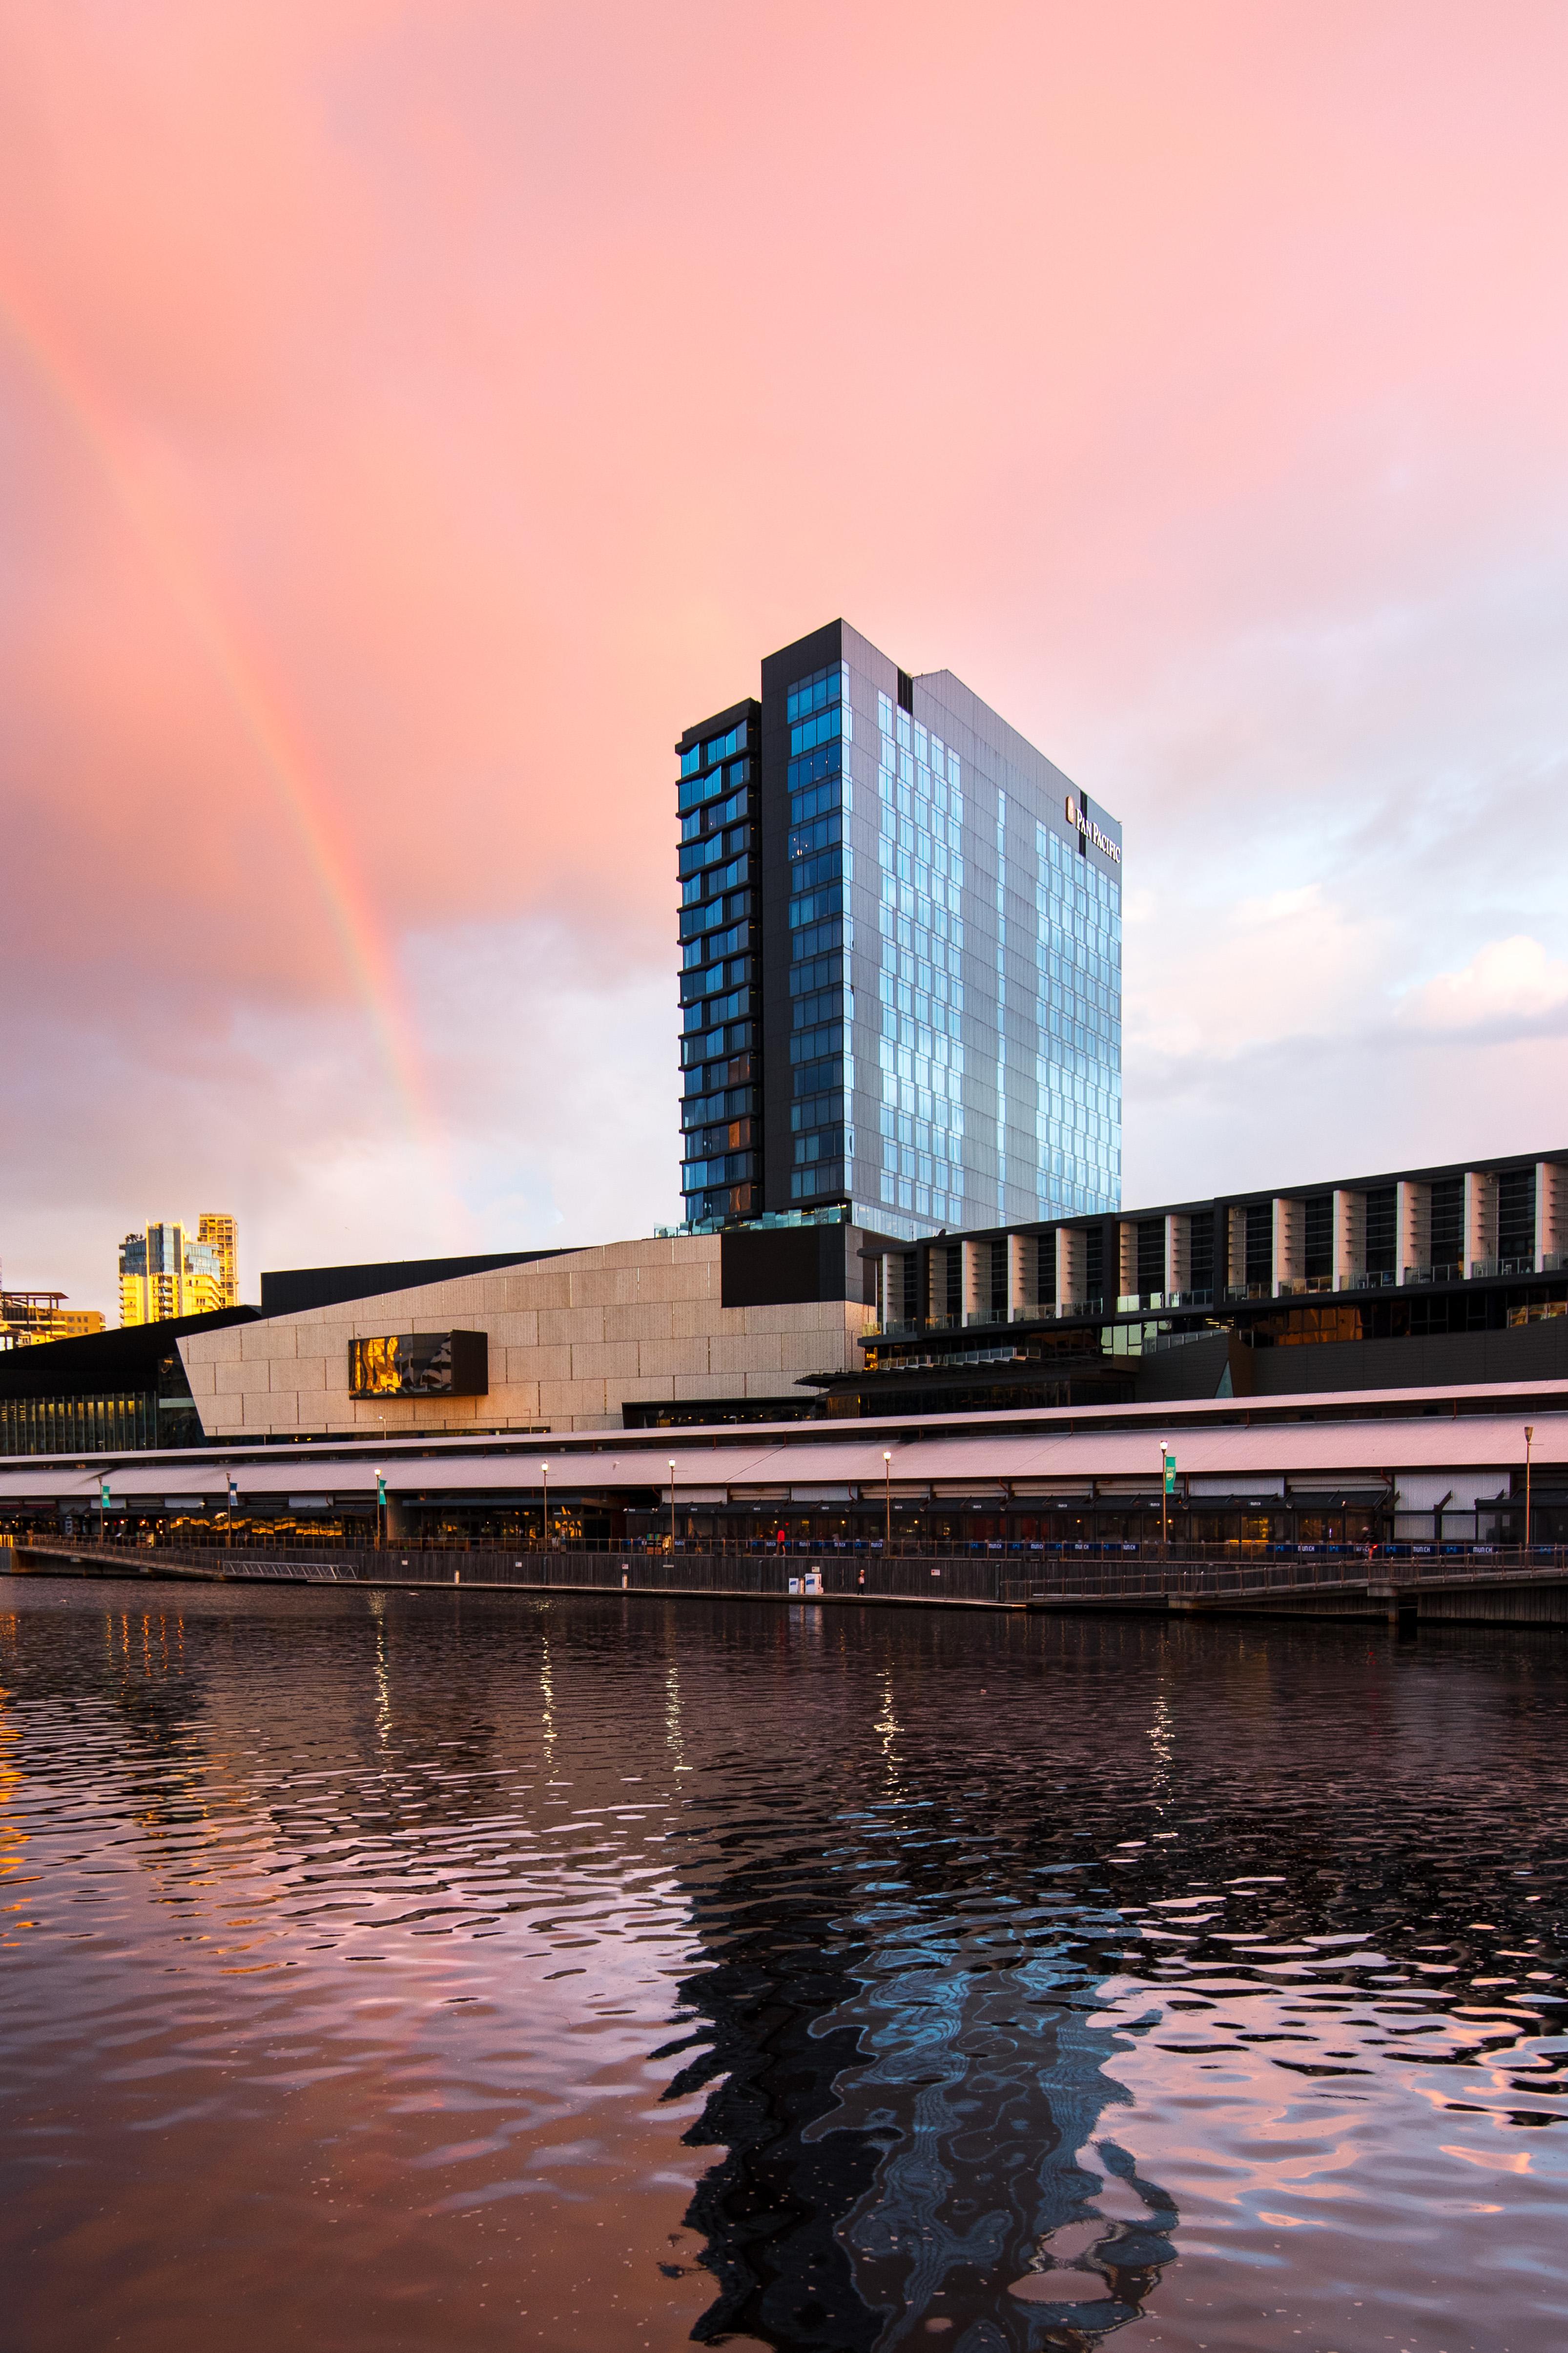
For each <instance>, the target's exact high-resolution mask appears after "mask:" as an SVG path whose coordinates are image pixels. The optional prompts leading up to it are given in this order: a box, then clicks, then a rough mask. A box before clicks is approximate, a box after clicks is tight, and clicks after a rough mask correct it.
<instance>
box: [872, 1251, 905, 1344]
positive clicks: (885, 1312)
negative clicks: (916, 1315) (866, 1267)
mask: <svg viewBox="0 0 1568 2353" xmlns="http://www.w3.org/2000/svg"><path fill="white" fill-rule="evenodd" d="M878 1277H879V1283H880V1287H881V1293H882V1298H881V1308H882V1313H881V1326H882V1329H883V1331H884V1332H885V1331H887V1329H888V1327H889V1324H907V1323H908V1322H909V1321H910V1318H909V1316H908V1314H906V1312H905V1305H904V1254H903V1252H902V1250H884V1251H883V1252H882V1261H881V1264H880V1266H879V1269H878Z"/></svg>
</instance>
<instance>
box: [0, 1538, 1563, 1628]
mask: <svg viewBox="0 0 1568 2353" xmlns="http://www.w3.org/2000/svg"><path fill="white" fill-rule="evenodd" d="M1178 1551H1179V1548H1173V1547H1170V1546H1166V1547H1163V1548H1162V1549H1161V1550H1159V1551H1157V1552H1156V1551H1154V1550H1153V1549H1152V1548H1151V1547H1143V1548H1142V1549H1141V1550H1140V1549H1136V1548H1134V1547H1132V1546H1128V1547H1125V1548H1124V1549H1123V1550H1122V1551H1121V1552H1120V1553H1118V1554H1117V1555H1114V1556H1107V1555H1106V1554H1104V1553H1103V1552H1102V1553H1101V1554H1100V1556H1098V1557H1088V1556H1085V1557H1078V1556H1073V1555H1071V1554H1055V1555H1052V1556H1046V1557H1041V1558H1035V1559H1031V1558H1030V1557H1028V1556H1019V1555H1018V1554H1016V1553H1005V1552H1001V1551H997V1552H995V1553H992V1554H984V1553H974V1552H969V1553H938V1552H935V1551H931V1550H927V1549H924V1548H921V1549H919V1550H916V1551H913V1552H910V1553H901V1552H900V1553H896V1554H894V1555H891V1556H888V1555H885V1554H883V1553H880V1552H878V1553H859V1554H856V1553H834V1552H832V1551H830V1550H818V1551H817V1552H816V1554H815V1555H812V1554H810V1553H809V1552H807V1551H801V1552H786V1551H768V1550H761V1549H752V1550H742V1549H740V1548H731V1549H730V1550H712V1551H700V1550H696V1549H690V1550H682V1549H680V1548H677V1549H676V1550H675V1551H674V1552H670V1551H669V1550H668V1549H647V1548H639V1547H634V1546H623V1547H620V1548H616V1547H614V1546H611V1547H595V1548H583V1549H574V1548H570V1547H566V1546H535V1547H533V1548H531V1549H530V1548H526V1547H522V1548H520V1547H517V1546H508V1547H505V1548H498V1549H480V1548H464V1549H461V1550H458V1549H447V1548H441V1547H436V1546H429V1547H420V1546H406V1547H404V1546H363V1547H353V1546H343V1547H341V1548H340V1547H327V1548H322V1547H316V1548H313V1549H312V1548H310V1547H300V1546H296V1547H292V1548H288V1547H275V1548H268V1549H267V1550H261V1549H251V1548H247V1547H244V1546H235V1547H226V1546H220V1545H206V1546H195V1545H187V1546H173V1545H160V1546H145V1545H142V1546H133V1545H124V1544H118V1545H117V1544H112V1543H104V1544H96V1545H95V1544H88V1543H65V1542H63V1541H62V1542H60V1543H58V1544H44V1543H35V1544H30V1545H26V1546H19V1547H16V1549H15V1551H14V1554H13V1561H14V1567H15V1571H16V1573H17V1574H19V1575H26V1574H28V1573H42V1574H46V1575H50V1576H61V1575H66V1576H70V1575H76V1576H81V1577H98V1576H104V1575H109V1576H113V1577H124V1576H126V1575H132V1576H136V1577H146V1578H170V1579H174V1580H185V1581H191V1580H194V1581H196V1582H217V1583H234V1584H270V1585H290V1584H293V1585H323V1584H325V1585H358V1586H364V1587H370V1588H378V1587H401V1586H408V1587H425V1586H432V1585H436V1586H446V1585H455V1586H467V1587H468V1588H481V1589H486V1590H495V1589H508V1590H531V1591H552V1592H560V1593H607V1594H614V1593H625V1594H644V1595H647V1594H658V1595H659V1596H662V1597H664V1598H667V1599H704V1600H710V1599H717V1598H723V1599H740V1600H755V1601H772V1602H784V1603H792V1602H793V1603H801V1604H805V1603H815V1602H826V1603H834V1604H849V1605H853V1604H855V1603H863V1604H866V1605H868V1606H869V1607H872V1608H877V1607H886V1606H889V1605H892V1606H908V1607H914V1608H921V1607H923V1608H931V1607H937V1608H945V1609H1002V1610H1031V1609H1032V1610H1073V1609H1110V1610H1136V1611H1142V1612H1155V1613H1174V1614H1193V1613H1201V1612H1217V1613H1221V1614H1224V1613H1229V1612H1237V1611H1239V1612H1244V1613H1247V1614H1249V1615H1251V1614H1258V1613H1259V1612H1262V1613H1268V1614H1273V1613H1279V1614H1283V1615H1288V1616H1292V1617H1321V1618H1333V1619H1369V1620H1385V1621H1387V1622H1389V1623H1392V1624H1396V1625H1404V1626H1405V1627H1412V1626H1418V1625H1419V1624H1420V1623H1421V1622H1422V1621H1423V1620H1426V1621H1430V1622H1447V1623H1448V1624H1461V1625H1463V1624H1468V1625H1512V1626H1531V1627H1538V1628H1541V1629H1542V1630H1551V1629H1552V1628H1563V1629H1565V1630H1568V1547H1564V1546H1533V1547H1532V1548H1531V1549H1530V1550H1529V1551H1526V1550H1524V1548H1523V1547H1505V1546H1451V1547H1449V1548H1447V1549H1446V1550H1444V1551H1438V1550H1436V1548H1435V1547H1428V1548H1425V1549H1416V1548H1415V1547H1411V1546H1403V1547H1399V1548H1397V1549H1394V1550H1389V1551H1370V1550H1368V1549H1366V1548H1358V1549H1355V1550H1351V1549H1349V1548H1346V1549H1344V1550H1335V1551H1333V1552H1326V1553H1322V1554H1319V1553H1311V1554H1307V1555H1303V1554H1301V1553H1300V1552H1299V1551H1298V1552H1295V1553H1292V1554H1279V1553H1276V1554H1271V1555H1263V1554H1259V1555H1258V1556H1256V1557H1251V1558H1248V1557H1237V1556H1223V1555H1217V1556H1216V1555H1213V1554H1208V1555H1205V1554H1203V1553H1201V1552H1197V1551H1194V1552H1192V1553H1190V1554H1187V1555H1186V1556H1177V1554H1178Z"/></svg>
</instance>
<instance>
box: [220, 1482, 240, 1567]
mask: <svg viewBox="0 0 1568 2353" xmlns="http://www.w3.org/2000/svg"><path fill="white" fill-rule="evenodd" d="M238 1509H239V1482H238V1480H237V1478H236V1477H235V1475H234V1472H232V1471H231V1472H229V1474H228V1509H227V1511H226V1513H225V1514H224V1515H223V1548H224V1550H225V1552H227V1551H228V1549H229V1547H230V1546H231V1545H232V1544H233V1542H234V1515H235V1514H236V1512H237V1511H238Z"/></svg>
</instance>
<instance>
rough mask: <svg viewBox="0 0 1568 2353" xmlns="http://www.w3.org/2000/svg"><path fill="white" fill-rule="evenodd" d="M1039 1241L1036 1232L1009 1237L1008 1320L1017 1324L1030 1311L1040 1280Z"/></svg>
mask: <svg viewBox="0 0 1568 2353" xmlns="http://www.w3.org/2000/svg"><path fill="white" fill-rule="evenodd" d="M1039 1257H1040V1249H1039V1244H1038V1243H1037V1241H1036V1240H1035V1237H1034V1235H1033V1234H1009V1235H1008V1237H1007V1320H1008V1322H1009V1323H1013V1324H1016V1323H1017V1322H1018V1321H1019V1320H1020V1319H1021V1318H1022V1317H1023V1316H1025V1315H1027V1314H1030V1313H1031V1312H1032V1310H1033V1308H1034V1304H1035V1298H1036V1293H1037V1286H1038V1282H1039V1273H1038V1268H1039Z"/></svg>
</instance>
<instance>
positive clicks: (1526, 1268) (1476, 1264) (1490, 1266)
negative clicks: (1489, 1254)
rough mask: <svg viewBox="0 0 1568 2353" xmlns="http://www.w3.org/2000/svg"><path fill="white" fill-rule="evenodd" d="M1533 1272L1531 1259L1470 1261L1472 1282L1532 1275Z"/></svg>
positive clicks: (1482, 1259) (1481, 1259) (1533, 1267)
mask: <svg viewBox="0 0 1568 2353" xmlns="http://www.w3.org/2000/svg"><path fill="white" fill-rule="evenodd" d="M1534 1272H1535V1261H1534V1259H1533V1258H1473V1259H1472V1260H1471V1261H1470V1280H1471V1282H1486V1281H1487V1279H1488V1278H1489V1276H1496V1275H1504V1274H1533V1273H1534Z"/></svg>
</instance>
